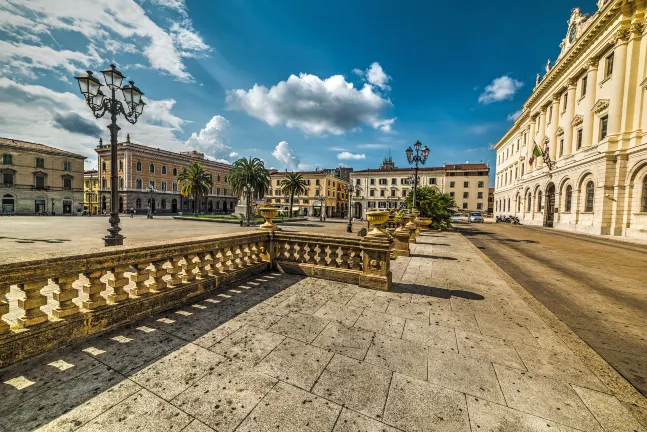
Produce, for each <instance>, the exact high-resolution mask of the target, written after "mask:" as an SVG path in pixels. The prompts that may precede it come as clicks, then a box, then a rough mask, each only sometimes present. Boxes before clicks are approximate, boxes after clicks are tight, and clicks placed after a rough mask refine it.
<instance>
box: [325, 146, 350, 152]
mask: <svg viewBox="0 0 647 432" xmlns="http://www.w3.org/2000/svg"><path fill="white" fill-rule="evenodd" d="M328 150H330V151H339V152H341V151H346V150H347V149H345V148H344V147H330V148H329V149H328Z"/></svg>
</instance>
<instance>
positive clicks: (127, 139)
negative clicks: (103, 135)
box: [126, 134, 130, 143]
mask: <svg viewBox="0 0 647 432" xmlns="http://www.w3.org/2000/svg"><path fill="white" fill-rule="evenodd" d="M126 142H127V143H130V134H126Z"/></svg>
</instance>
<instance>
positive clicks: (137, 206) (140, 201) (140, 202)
mask: <svg viewBox="0 0 647 432" xmlns="http://www.w3.org/2000/svg"><path fill="white" fill-rule="evenodd" d="M135 208H138V209H140V208H142V199H141V198H137V199H136V200H135Z"/></svg>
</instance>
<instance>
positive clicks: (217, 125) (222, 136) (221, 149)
mask: <svg viewBox="0 0 647 432" xmlns="http://www.w3.org/2000/svg"><path fill="white" fill-rule="evenodd" d="M228 128H229V121H228V120H227V119H226V118H224V117H222V116H219V115H217V116H213V117H212V118H211V120H209V123H207V125H206V126H205V127H204V128H202V129H201V130H200V132H199V133H195V132H193V134H191V136H190V137H189V139H188V140H186V142H185V143H184V144H185V145H186V146H187V147H188V148H190V149H192V150H197V151H199V152H202V153H204V154H205V155H207V156H209V157H211V158H214V159H215V160H217V159H219V158H222V156H223V155H224V154H229V153H230V152H231V147H229V142H228V140H227V137H226V134H227V129H228Z"/></svg>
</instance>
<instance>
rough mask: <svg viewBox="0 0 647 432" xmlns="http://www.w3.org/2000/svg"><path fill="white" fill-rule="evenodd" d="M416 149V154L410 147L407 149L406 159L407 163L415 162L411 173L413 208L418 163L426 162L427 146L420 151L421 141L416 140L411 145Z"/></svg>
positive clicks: (414, 204)
mask: <svg viewBox="0 0 647 432" xmlns="http://www.w3.org/2000/svg"><path fill="white" fill-rule="evenodd" d="M413 147H414V148H415V149H416V154H415V156H414V154H413V150H412V149H411V147H409V148H408V149H407V152H406V153H407V161H409V165H411V164H413V163H415V164H416V170H415V172H414V174H413V209H415V208H416V191H417V190H418V163H421V164H423V165H424V164H425V162H427V158H428V157H429V148H428V147H427V146H425V147H424V148H423V149H422V151H421V150H420V147H422V143H421V142H420V141H416V143H415V144H414V146H413Z"/></svg>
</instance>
